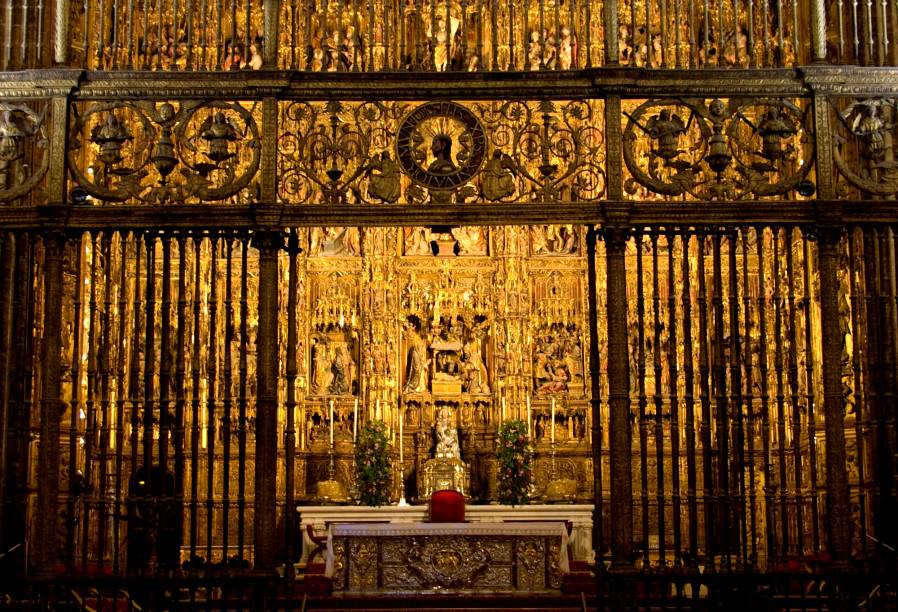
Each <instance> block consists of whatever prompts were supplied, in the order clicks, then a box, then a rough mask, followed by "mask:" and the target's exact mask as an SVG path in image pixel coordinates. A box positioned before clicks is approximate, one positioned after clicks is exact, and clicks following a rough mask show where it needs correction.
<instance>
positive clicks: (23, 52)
mask: <svg viewBox="0 0 898 612" xmlns="http://www.w3.org/2000/svg"><path fill="white" fill-rule="evenodd" d="M21 2H22V13H21V26H20V27H21V30H20V31H21V36H20V37H19V62H18V65H19V67H20V68H30V67H31V66H29V65H28V30H29V26H30V25H31V24H30V23H29V22H30V20H29V18H28V17H29V14H30V13H31V8H30V3H29V1H28V0H21ZM883 15H885V6H883ZM32 23H33V22H32ZM886 47H888V41H886Z"/></svg>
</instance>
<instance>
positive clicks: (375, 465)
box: [355, 421, 390, 506]
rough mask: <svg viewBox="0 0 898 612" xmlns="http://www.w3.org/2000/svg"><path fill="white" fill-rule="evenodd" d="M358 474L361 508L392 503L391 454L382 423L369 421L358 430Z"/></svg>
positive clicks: (356, 469) (356, 449) (356, 466)
mask: <svg viewBox="0 0 898 612" xmlns="http://www.w3.org/2000/svg"><path fill="white" fill-rule="evenodd" d="M355 475H356V484H357V487H358V491H359V501H360V502H361V503H362V505H365V506H383V505H384V504H386V503H387V502H389V501H390V451H389V444H388V442H387V426H386V424H385V423H384V422H383V421H368V422H366V423H365V424H364V425H363V426H362V428H361V429H360V430H359V434H358V439H357V440H356V444H355Z"/></svg>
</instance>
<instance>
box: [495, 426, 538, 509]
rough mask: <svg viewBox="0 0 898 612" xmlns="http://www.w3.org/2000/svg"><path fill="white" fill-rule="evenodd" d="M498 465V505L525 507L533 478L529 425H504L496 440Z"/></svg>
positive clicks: (500, 428)
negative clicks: (528, 433) (521, 505)
mask: <svg viewBox="0 0 898 612" xmlns="http://www.w3.org/2000/svg"><path fill="white" fill-rule="evenodd" d="M496 464H497V468H498V470H499V473H498V475H497V478H496V481H497V485H498V497H499V502H500V503H503V504H511V505H512V506H517V505H520V504H524V503H526V502H527V500H528V498H529V494H530V483H531V479H532V475H533V453H532V451H531V450H530V439H529V437H528V436H527V423H525V422H524V421H521V420H517V419H515V420H510V421H505V422H504V423H502V425H501V426H500V427H499V436H498V438H497V440H496Z"/></svg>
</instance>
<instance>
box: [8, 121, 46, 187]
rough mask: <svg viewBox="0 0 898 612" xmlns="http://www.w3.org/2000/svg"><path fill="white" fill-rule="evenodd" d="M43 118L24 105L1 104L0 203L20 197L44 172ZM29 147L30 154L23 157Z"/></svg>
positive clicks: (44, 129)
mask: <svg viewBox="0 0 898 612" xmlns="http://www.w3.org/2000/svg"><path fill="white" fill-rule="evenodd" d="M44 118H45V115H44V113H41V114H38V113H37V112H35V111H34V109H32V108H30V107H29V106H27V105H23V104H0V202H9V201H10V200H15V199H16V198H20V197H22V196H23V195H25V194H27V193H28V192H29V191H31V190H32V189H33V188H34V187H35V186H36V185H37V184H38V183H39V182H40V180H41V179H42V178H43V177H44V176H45V175H46V174H47V169H48V167H49V162H50V158H49V155H48V152H47V148H48V143H49V139H48V136H47V131H46V128H45V125H44ZM29 146H30V150H31V151H32V155H31V157H30V159H26V147H29Z"/></svg>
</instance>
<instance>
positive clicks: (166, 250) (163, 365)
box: [159, 234, 172, 497]
mask: <svg viewBox="0 0 898 612" xmlns="http://www.w3.org/2000/svg"><path fill="white" fill-rule="evenodd" d="M161 243H162V245H161V246H162V288H161V289H162V291H161V294H162V295H161V298H162V304H161V307H160V311H159V314H160V322H159V473H160V474H162V478H163V482H165V483H166V484H167V483H168V474H169V471H168V446H169V436H170V435H171V428H172V424H171V393H170V389H171V377H172V371H171V370H172V354H171V236H169V235H168V234H166V235H164V236H162V240H161ZM162 495H165V496H166V497H168V496H169V492H168V491H167V490H165V491H163V492H162Z"/></svg>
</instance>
